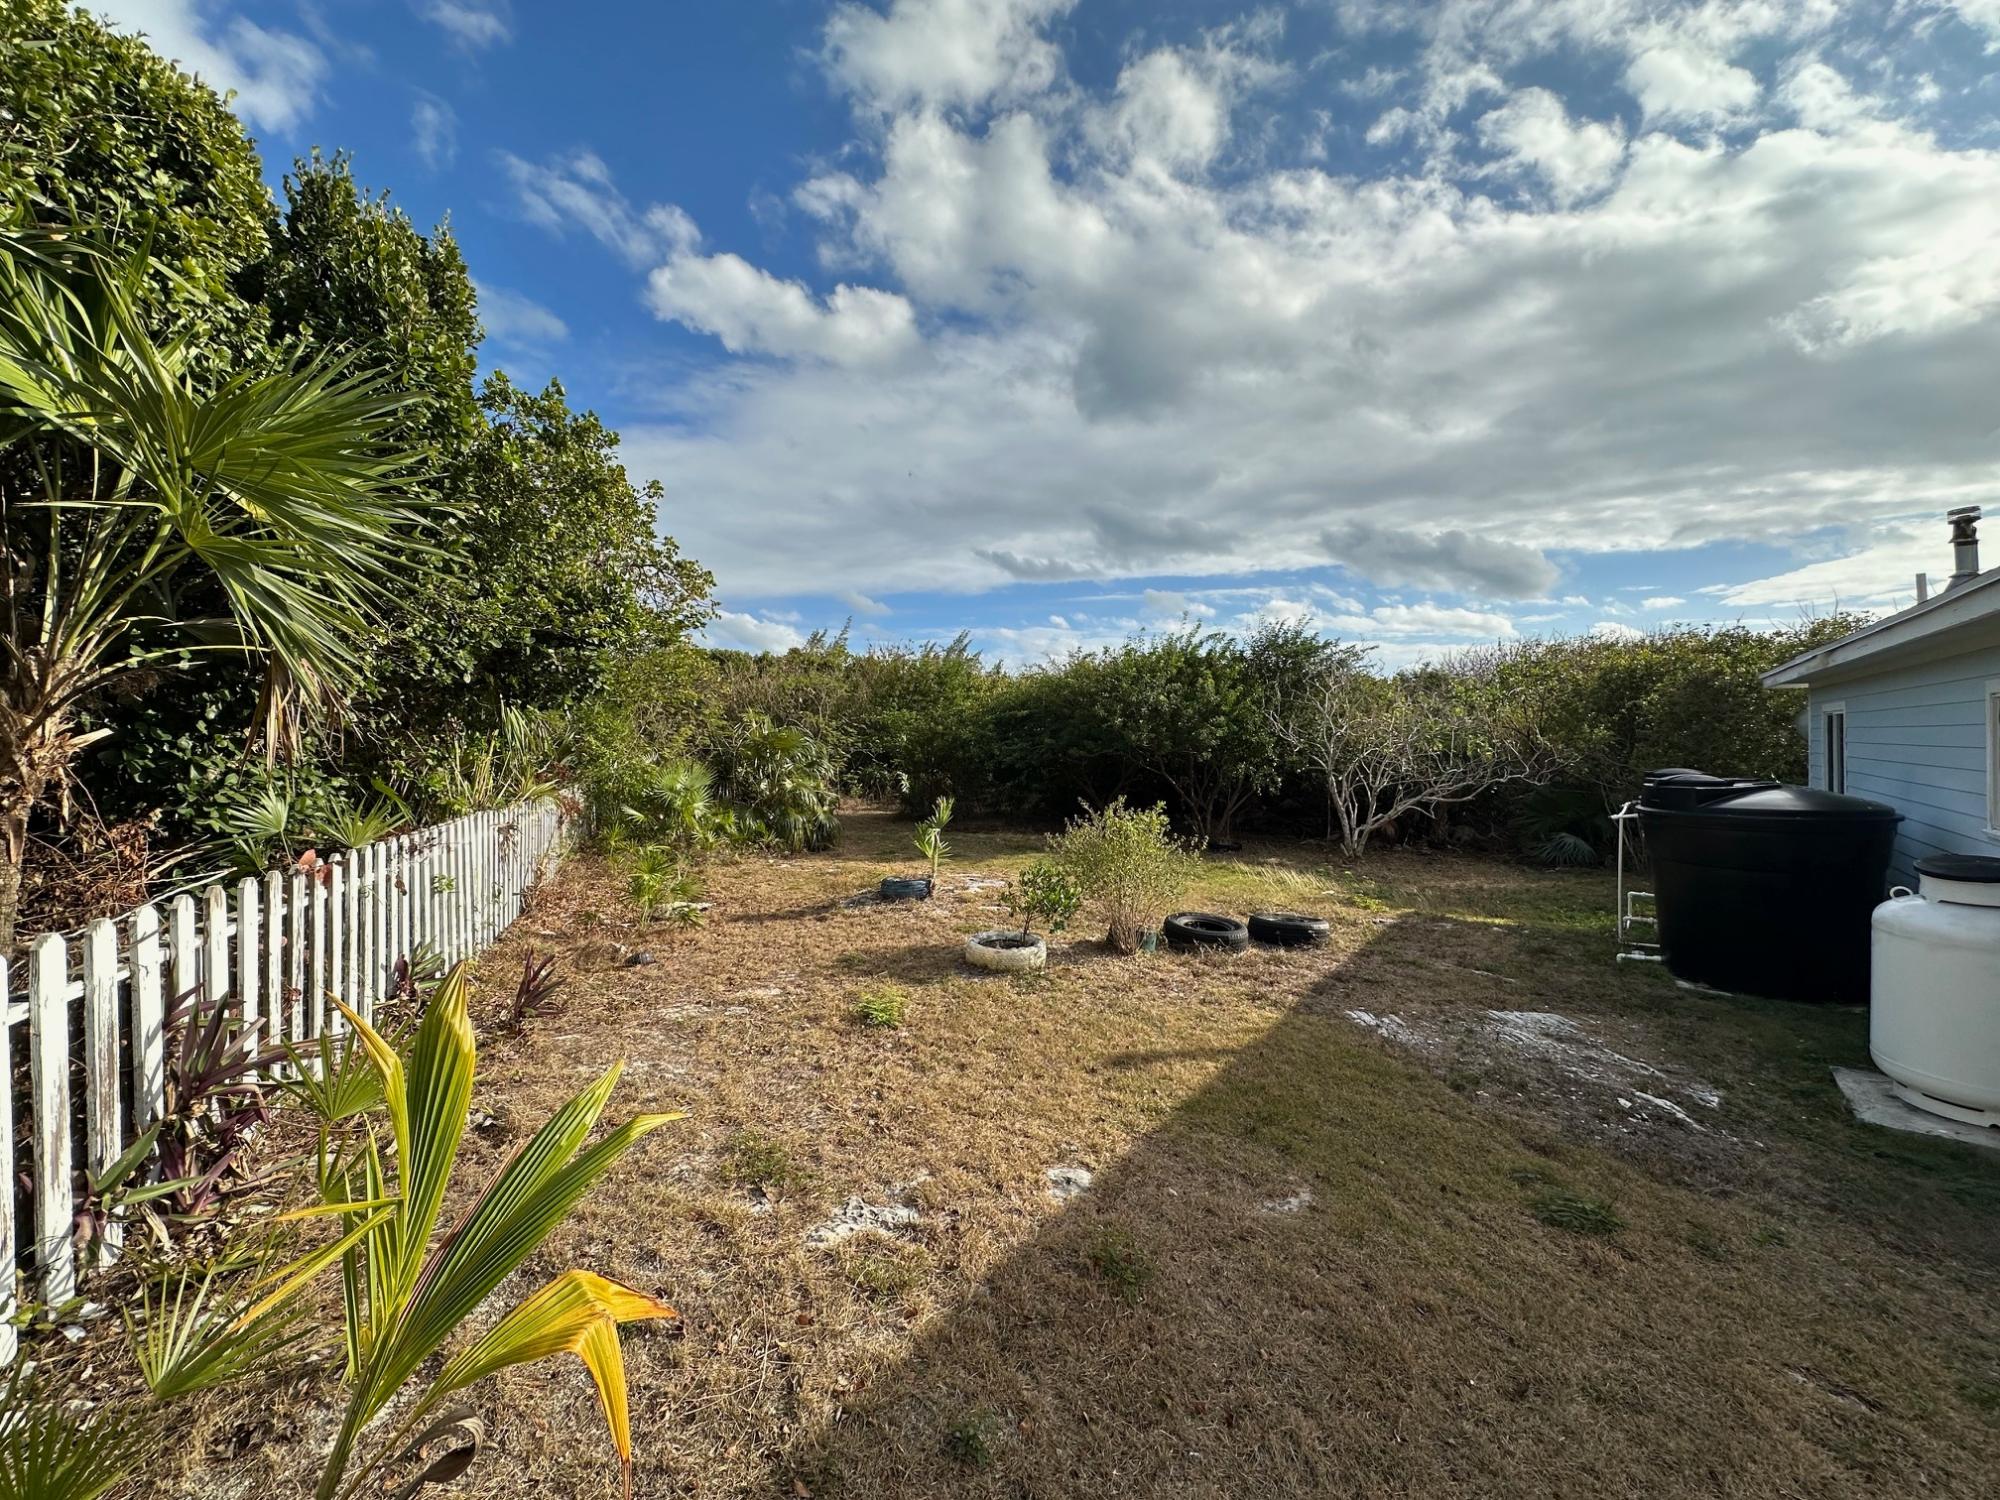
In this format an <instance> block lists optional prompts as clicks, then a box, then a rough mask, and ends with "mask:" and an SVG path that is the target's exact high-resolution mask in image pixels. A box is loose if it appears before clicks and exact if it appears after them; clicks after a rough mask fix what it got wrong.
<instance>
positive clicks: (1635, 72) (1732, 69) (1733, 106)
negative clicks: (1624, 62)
mask: <svg viewBox="0 0 2000 1500" xmlns="http://www.w3.org/2000/svg"><path fill="white" fill-rule="evenodd" d="M1625 86H1626V87H1627V88H1629V89H1630V90H1631V91H1632V94H1633V97H1635V98H1636V99H1637V100H1638V101H1639V105H1640V107H1641V108H1642V109H1644V110H1645V112H1646V116H1647V118H1648V119H1659V120H1695V121H1725V120H1729V119H1732V118H1734V117H1736V116H1739V115H1742V114H1744V113H1746V112H1747V111H1748V110H1749V109H1750V108H1751V106H1753V105H1754V104H1756V102H1757V98H1758V95H1759V93H1760V92H1761V90H1760V89H1759V88H1758V85H1757V79H1756V75H1754V74H1753V73H1751V72H1750V71H1749V70H1748V69H1746V68H1739V67H1737V66H1736V65H1735V64H1734V63H1731V62H1730V61H1729V60H1728V59H1727V58H1725V57H1722V56H1721V55H1719V54H1718V53H1715V52H1712V51H1709V50H1708V49H1706V48H1704V47H1700V46H1696V45H1692V44H1690V43H1687V42H1684V41H1679V40H1662V41H1660V42H1658V43H1656V44H1655V45H1653V46H1650V47H1648V48H1646V50H1645V51H1643V52H1641V53H1639V54H1638V56H1636V57H1634V58H1633V59H1632V61H1631V63H1630V65H1628V66H1627V67H1626V69H1625Z"/></svg>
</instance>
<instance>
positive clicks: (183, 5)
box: [83, 0, 328, 130]
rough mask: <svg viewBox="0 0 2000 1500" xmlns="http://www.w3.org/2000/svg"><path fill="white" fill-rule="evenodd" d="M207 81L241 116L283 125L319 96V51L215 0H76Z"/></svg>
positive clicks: (322, 73)
mask: <svg viewBox="0 0 2000 1500" xmlns="http://www.w3.org/2000/svg"><path fill="white" fill-rule="evenodd" d="M83 8H84V9H86V10H88V11H90V12H91V13H92V14H93V15H100V16H102V17H104V18H105V19H106V20H107V21H109V22H111V23H112V24H113V25H115V26H116V27H118V29H120V30H121V31H126V32H140V33H144V35H145V37H146V39H147V41H148V42H149V43H150V44H151V45H152V47H153V50H154V51H156V52H158V53H159V54H160V55H161V56H163V57H166V58H169V59H171V60H172V61H173V62H175V63H177V64H178V65H179V66H180V67H181V69H182V70H183V71H184V72H187V73H190V74H192V75H193V76H194V77H196V78H199V79H200V80H201V81H202V82H204V83H206V84H208V85H209V86H210V87H212V88H216V89H220V90H222V91H224V92H233V93H234V94H235V96H236V98H235V102H234V108H235V110H236V113H237V114H239V115H240V116H242V118H243V120H244V123H246V124H248V125H253V126H258V127H261V128H264V129H267V130H288V129H290V128H291V127H293V126H295V125H297V124H299V123H300V122H301V121H303V120H304V119H305V118H306V116H307V115H309V114H310V113H311V112H312V110H313V108H314V106H315V105H317V104H318V103H319V99H320V90H321V87H322V85H323V84H324V83H325V81H326V76H327V71H328V70H327V61H326V54H325V53H323V52H322V51H321V50H320V49H319V48H318V47H317V46H315V45H314V44H313V43H312V42H310V41H309V40H307V39H306V38H305V37H303V36H300V35H299V34H298V33H296V32H292V31H283V30H278V29H275V28H270V27H265V26H259V25H258V24H256V23H255V22H254V21H251V20H248V19H246V18H245V17H243V16H231V15H228V14H226V11H227V7H226V6H225V5H222V4H218V3H216V0H88V3H87V4H86V5H85V6H84V7H83Z"/></svg>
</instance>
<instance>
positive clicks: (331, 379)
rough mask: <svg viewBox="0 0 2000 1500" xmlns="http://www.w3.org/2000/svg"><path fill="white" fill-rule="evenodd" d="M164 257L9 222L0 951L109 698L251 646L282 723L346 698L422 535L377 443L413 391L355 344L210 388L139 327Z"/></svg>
mask: <svg viewBox="0 0 2000 1500" xmlns="http://www.w3.org/2000/svg"><path fill="white" fill-rule="evenodd" d="M149 269H156V268H151V267H150V266H149V258H148V255H147V252H146V250H145V249H144V247H141V248H140V249H138V250H137V251H135V252H132V253H123V254H121V253H114V252H113V251H112V250H111V249H110V248H109V247H107V246H105V245H103V244H100V243H97V242H95V241H92V240H91V239H90V238H88V237H87V236H82V235H60V234H51V233H47V232H44V231H39V230H32V229H23V228H20V227H0V460H4V468H0V482H4V484H5V485H6V487H7V492H6V493H5V494H4V496H0V501H4V503H0V950H4V949H6V948H7V947H9V946H11V944H12V941H13V932H14V922H15V916H16V913H17V910H18V906H19V898H20V879H21V859H22V855H23V853H24V849H25V843H26V839H27V831H28V819H29V815H30V814H31V813H32V811H33V810H34V808H35V807H36V805H37V804H38V803H39V802H40V801H41V800H42V798H43V797H44V796H46V795H48V794H50V793H51V792H53V791H54V790H56V789H57V788H59V787H61V786H62V785H63V783H64V782H65V780H66V779H67V777H68V775H69V773H70V768H71V766H72V765H73V764H74V763H75V760H76V758H77V756H78V755H79V754H80V753H81V752H82V751H83V750H84V749H85V748H86V746H88V745H89V744H90V742H91V740H92V739H93V738H94V737H95V735H96V733H98V732H97V731H84V730H82V729H81V728H80V727H79V725H78V715H79V712H80V710H81V709H82V708H83V707H84V706H85V704H86V703H87V702H88V701H89V700H90V699H91V698H92V697H93V696H96V695H99V694H101V693H103V692H104V691H105V690H106V689H107V688H109V687H112V686H115V685H116V684H117V683H118V682H119V681H120V680H121V679H130V677H131V676H132V675H133V674H134V673H138V672H142V671H154V672H157V671H162V670H166V669H169V668H171V667H173V666H174V665H175V664H176V663H177V662H178V661H180V660H182V659H183V653H185V652H188V651H191V650H192V651H213V650H227V651H237V652H246V653H249V654H251V655H253V656H255V657H256V658H258V659H259V660H261V661H262V662H263V663H264V664H265V667H266V690H265V695H264V704H263V722H264V726H265V733H266V736H267V738H268V739H270V740H272V741H274V742H275V741H276V740H278V739H280V738H284V737H287V736H288V735H289V733H290V729H291V726H292V725H294V724H295V722H296V719H295V717H294V710H296V709H297V708H298V707H300V706H301V705H311V704H315V703H325V702H328V701H331V700H337V698H338V697H339V695H340V693H341V690H342V688H343V686H344V685H345V684H346V682H347V681H349V679H350V678H351V675H352V662H351V659H350V658H351V645H352V642H353V641H354V639H355V637H356V633H357V631H358V630H359V629H360V628H361V626H362V625H363V623H364V621H365V619H366V616H367V613H368V611H369V610H370V608H371V607H372V605H373V603H374V601H375V599H376V598H377V597H378V595H379V594H380V592H381V590H382V588H383V586H384V584H385V583H386V582H387V581H388V579H389V578H390V576H391V569H392V567H394V566H396V565H398V564H407V562H408V560H409V558H410V555H411V551H412V550H413V549H412V548H411V546H410V544H409V542H408V537H407V529H408V525H409V523H411V522H413V521H414V520H415V519H416V517H415V515H414V514H413V512H412V511H411V510H410V509H409V508H408V505H407V503H406V501H405V499H404V498H403V493H402V490H401V488H400V486H399V481H400V479H401V478H402V477H403V476H404V475H406V474H407V472H408V471H409V468H410V466H411V464H412V459H411V458H410V457H409V456H408V455H404V454H399V453H396V452H392V451H389V449H388V447H387V445H386V441H385V435H386V434H387V433H388V432H389V430H390V427H389V424H390V422H391V420H392V419H393V417H394V415H395V413H396V412H397V410H398V408H400V407H401V406H402V405H404V404H405V402H406V400H407V399H408V398H406V397H404V396H402V395H399V394H397V393H395V392H394V391H393V389H392V388H391V387H390V386H389V384H388V383H387V382H386V381H385V380H384V379H382V378H381V377H380V376H379V375H377V374H375V373H372V372H368V371H364V370H362V369H361V368H359V367H358V366H357V365H356V364H355V362H354V359H353V356H352V355H350V354H346V353H321V354H318V355H314V356H310V357H305V356H302V357H301V359H300V360H299V362H298V363H297V364H296V365H295V366H294V367H293V368H291V369H288V370H281V371H275V372H271V371H257V370H244V371H240V372H238V373H236V374H234V375H232V376H230V377H228V378H227V379H226V380H224V381H222V382H221V384H220V385H218V386H216V387H215V388H214V389H203V388H201V387H199V386H198V385H197V383H196V381H195V379H194V377H193V375H192V374H191V372H190V361H189V357H188V351H187V349H186V348H185V347H184V346H183V345H182V344H181V343H179V342H177V341H175V342H166V343H162V342H160V341H157V340H156V339H154V338H153V337H152V336H151V334H150V333H149V332H148V331H147V328H146V325H145V321H144V318H143V316H142V314H141V311H140V307H141V301H142V298H143V296H144V290H143V289H144V286H145V284H146V278H147V276H148V272H149ZM204 597H213V598H216V599H219V600H220V601H221V606H222V607H221V610H220V613H221V615H222V616H223V618H220V619H217V618H211V617H210V616H212V615H213V614H215V613H216V611H213V610H209V609H204V608H199V607H197V606H198V605H199V604H200V603H201V601H202V600H203V599H204Z"/></svg>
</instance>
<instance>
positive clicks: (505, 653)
mask: <svg viewBox="0 0 2000 1500" xmlns="http://www.w3.org/2000/svg"><path fill="white" fill-rule="evenodd" d="M480 406H481V407H482V408H483V410H484V413H485V417H486V421H484V422H483V423H482V424H481V430H480V432H479V433H478V435H477V437H476V438H475V440H474V441H473V442H472V444H471V445H470V446H469V447H468V448H467V450H466V453H465V457H464V458H463V459H462V460H461V461H460V463H459V465H458V466H457V469H458V472H457V473H456V474H455V475H454V476H453V490H454V493H455V494H456V495H457V496H458V499H457V502H456V504H455V506H454V507H453V509H452V511H451V513H450V519H449V521H448V523H447V524H446V526H445V527H444V528H441V529H443V530H444V531H445V532H446V535H444V536H443V537H441V539H440V545H441V546H442V547H444V548H445V550H446V552H447V555H448V556H450V557H454V558H462V559H464V560H465V564H466V565H465V566H454V567H446V568H442V569H438V570H436V571H435V572H432V573H427V574H425V575H422V576H419V577H416V578H413V579H412V580H411V581H410V584H409V586H408V587H407V588H406V589H405V590H404V591H402V594H401V598H400V601H399V609H398V612H397V615H396V618H395V620H394V622H393V624H392V626H391V631H392V638H391V639H390V640H389V641H388V642H386V643H385V645H384V647H383V650H382V652H381V654H380V655H381V663H380V669H379V671H378V675H377V678H376V681H375V683H374V684H373V686H372V688H371V690H370V693H369V695H368V696H369V705H370V709H371V713H372V716H373V717H374V719H375V720H376V721H377V725H378V732H381V733H387V732H391V731H392V730H394V729H400V728H413V729H420V730H421V729H432V728H435V726H436V725H437V724H438V723H439V722H440V720H441V719H443V718H445V717H447V716H449V717H456V718H462V719H466V720H470V721H474V722H480V721H484V720H489V719H490V718H491V717H492V716H493V715H495V714H497V712H498V709H499V705H500V704H501V703H503V702H506V703H516V704H527V705H533V706H536V707H544V708H546V707H555V706H562V705H567V704H573V703H576V702H579V701H580V700H582V699H584V698H586V697H588V696H590V695H591V694H593V693H594V692H596V691H598V690H600V689H601V688H602V687H603V686H604V685H605V684H606V683H607V682H608V681H609V680H611V677H612V674H613V673H614V672H615V671H616V669H617V664H618V663H620V662H622V661H625V660H628V659H630V658H633V657H635V656H638V655H641V654H643V653H646V652H648V651H652V650H657V649H660V648H663V647H668V646H671V644H672V643H673V642H674V641H676V640H678V639H679V638H680V637H681V636H683V635H684V634H685V633H686V632H688V631H689V630H691V629H693V628H694V627H696V626H698V625H699V624H700V623H701V622H702V621H703V620H705V619H706V618H707V617H708V615H709V612H710V608H711V606H710V604H709V594H710V591H711V590H712V588H713V587H714V579H713V577H712V575H710V574H709V572H708V571H707V570H706V569H704V568H702V567H700V566H699V565H698V564H696V563H695V562H694V561H692V560H691V559H688V558H684V557H682V556H681V555H680V552H679V549H678V548H677V547H676V546H675V544H674V541H673V539H672V538H671V537H666V536H661V535H658V534H657V533H656V531H655V524H656V518H657V515H658V511H659V507H660V505H661V503H662V501H663V499H664V495H663V493H662V491H661V489H660V487H659V485H657V484H647V485H645V486H643V487H635V486H634V485H633V484H632V483H631V481H630V480H629V479H628V478H627V477H626V473H625V468H624V465H623V464H621V463H620V462H619V461H618V437H617V434H616V433H614V432H612V431H611V430H610V429H609V428H607V427H605V426H604V424H603V423H602V422H600V421H599V420H598V419H597V417H596V416H595V415H594V414H592V413H590V412H583V413H580V414H579V413H575V412H572V411H571V410H570V409H569V405H568V403H567V401H566V399H565V397H564V394H563V389H562V387H561V385H559V384H556V383H554V382H551V383H550V385H549V386H548V387H547V389H545V390H543V391H542V392H541V393H540V394H539V395H533V394H530V393H528V392H526V391H523V390H521V389H519V388H518V387H516V386H515V385H513V384H512V383H511V382H510V381H509V380H508V379H507V377H506V376H505V375H495V376H493V377H492V378H491V379H490V380H489V381H488V382H487V383H486V386H485V389H484V390H483V392H482V393H481V396H480Z"/></svg>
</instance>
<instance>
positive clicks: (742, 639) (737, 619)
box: [703, 609, 806, 651]
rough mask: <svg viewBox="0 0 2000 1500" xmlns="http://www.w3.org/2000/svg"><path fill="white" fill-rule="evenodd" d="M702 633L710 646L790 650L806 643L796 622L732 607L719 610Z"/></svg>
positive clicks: (751, 649) (740, 649)
mask: <svg viewBox="0 0 2000 1500" xmlns="http://www.w3.org/2000/svg"><path fill="white" fill-rule="evenodd" d="M703 635H704V637H705V638H706V639H707V641H708V643H709V644H710V645H712V646H725V647H730V648H733V649H735V650H738V651H789V650H790V649H791V648H792V647H794V646H803V645H804V644H805V643H806V638H805V636H804V634H803V633H801V632H800V630H799V629H798V627H797V626H795V625H792V624H790V623H788V622H786V621H784V620H777V619H773V618H771V617H770V616H769V615H768V614H766V615H750V614H743V613H741V612H739V611H737V610H733V609H725V610H722V611H720V612H718V613H717V615H716V617H715V618H714V619H713V620H710V621H709V622H708V625H707V626H706V628H705V629H704V631H703Z"/></svg>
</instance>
